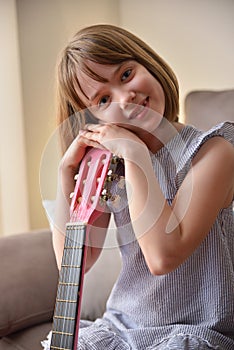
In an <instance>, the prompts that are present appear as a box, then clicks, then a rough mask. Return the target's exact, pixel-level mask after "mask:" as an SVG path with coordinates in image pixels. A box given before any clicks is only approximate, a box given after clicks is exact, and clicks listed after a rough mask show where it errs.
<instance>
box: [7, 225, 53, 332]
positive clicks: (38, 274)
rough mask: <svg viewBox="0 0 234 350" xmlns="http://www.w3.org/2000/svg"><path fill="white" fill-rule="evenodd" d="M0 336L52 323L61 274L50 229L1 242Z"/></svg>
mask: <svg viewBox="0 0 234 350" xmlns="http://www.w3.org/2000/svg"><path fill="white" fill-rule="evenodd" d="M0 257H1V264H0V275H1V284H0V295H1V298H0V310H1V312H0V336H5V335H7V334H10V333H13V332H16V331H18V330H21V329H23V328H26V327H29V326H32V325H35V324H39V323H41V322H45V321H47V322H48V321H50V320H51V319H52V316H53V311H54V302H55V297H56V288H57V280H58V271H57V267H56V263H55V257H54V254H53V249H52V239H51V233H50V232H49V231H47V230H45V231H38V232H32V233H25V234H18V235H13V236H7V237H2V238H1V239H0Z"/></svg>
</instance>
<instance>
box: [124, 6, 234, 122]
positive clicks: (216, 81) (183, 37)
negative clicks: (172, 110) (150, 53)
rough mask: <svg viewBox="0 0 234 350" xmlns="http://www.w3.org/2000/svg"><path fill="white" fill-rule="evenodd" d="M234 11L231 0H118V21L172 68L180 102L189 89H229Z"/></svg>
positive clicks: (233, 85)
mask: <svg viewBox="0 0 234 350" xmlns="http://www.w3.org/2000/svg"><path fill="white" fill-rule="evenodd" d="M233 14H234V1H233V0H223V1H220V0H196V1H193V0H173V1H172V0H145V1H134V0H120V18H121V25H122V26H124V27H125V28H127V29H129V30H131V31H133V32H135V33H136V34H138V35H139V36H141V37H142V38H143V39H145V40H146V41H147V42H148V43H149V44H150V45H151V46H152V47H153V48H154V49H155V50H156V51H157V52H158V53H159V54H160V55H161V56H162V57H164V58H165V60H166V61H167V62H168V63H169V64H170V65H171V66H172V68H173V69H174V71H175V73H176V75H177V77H178V78H179V82H180V89H181V106H183V101H184V97H185V95H186V94H187V93H188V92H189V91H191V90H196V89H215V90H216V89H217V90H219V89H226V88H234V81H233V77H234V65H233V62H234V45H233V43H232V42H233V38H234V24H233V23H234V22H233ZM181 119H182V120H183V108H181Z"/></svg>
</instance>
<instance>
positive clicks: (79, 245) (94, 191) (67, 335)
mask: <svg viewBox="0 0 234 350" xmlns="http://www.w3.org/2000/svg"><path fill="white" fill-rule="evenodd" d="M116 164H117V158H116V157H112V154H111V153H110V152H109V151H103V150H100V149H94V148H92V149H91V150H90V151H89V152H87V154H86V155H85V157H84V158H83V160H82V162H81V164H80V168H79V174H78V176H77V182H76V186H75V190H74V194H73V197H72V202H71V207H70V222H69V223H68V224H67V227H66V237H65V245H64V252H63V259H62V266H61V271H60V276H59V282H58V290H57V298H56V305H55V311H54V320H53V330H52V339H51V345H50V349H51V350H54V349H57V350H75V349H76V347H77V343H78V332H79V321H80V312H81V298H82V288H83V280H84V271H85V261H86V255H87V242H88V234H89V227H90V225H92V223H93V222H94V221H95V220H96V219H97V217H98V216H100V215H101V213H102V212H103V211H104V208H105V204H104V203H105V200H107V199H108V198H109V197H110V191H109V190H110V185H111V181H112V180H113V178H114V176H115V175H114V173H113V172H114V171H115V168H116Z"/></svg>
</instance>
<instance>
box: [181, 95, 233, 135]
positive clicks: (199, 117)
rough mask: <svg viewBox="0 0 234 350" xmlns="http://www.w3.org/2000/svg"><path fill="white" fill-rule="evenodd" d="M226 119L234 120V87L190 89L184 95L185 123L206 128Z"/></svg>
mask: <svg viewBox="0 0 234 350" xmlns="http://www.w3.org/2000/svg"><path fill="white" fill-rule="evenodd" d="M226 120H230V121H234V89H230V90H223V91H192V92H190V93H189V94H188V95H187V96H186V98H185V123H186V124H191V125H193V126H195V127H196V128H198V129H202V130H208V129H210V128H211V127H212V126H214V125H216V124H218V123H220V122H223V121H226Z"/></svg>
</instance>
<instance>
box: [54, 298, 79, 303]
mask: <svg viewBox="0 0 234 350" xmlns="http://www.w3.org/2000/svg"><path fill="white" fill-rule="evenodd" d="M56 301H58V302H61V303H76V302H77V300H69V299H56Z"/></svg>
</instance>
